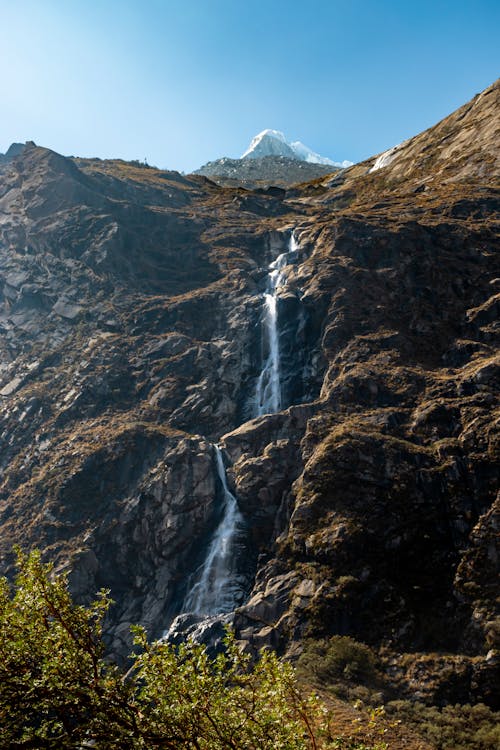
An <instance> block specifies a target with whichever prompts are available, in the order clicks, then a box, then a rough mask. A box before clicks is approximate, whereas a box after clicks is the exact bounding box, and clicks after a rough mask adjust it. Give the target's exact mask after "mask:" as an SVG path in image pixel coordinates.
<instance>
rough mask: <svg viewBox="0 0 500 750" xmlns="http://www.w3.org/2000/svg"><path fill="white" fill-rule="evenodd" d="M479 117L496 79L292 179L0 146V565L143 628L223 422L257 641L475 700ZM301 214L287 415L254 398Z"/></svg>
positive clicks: (488, 156) (483, 118)
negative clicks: (258, 408)
mask: <svg viewBox="0 0 500 750" xmlns="http://www.w3.org/2000/svg"><path fill="white" fill-rule="evenodd" d="M497 123H498V84H496V85H494V86H492V87H491V88H490V89H488V90H486V91H485V92H483V93H482V94H481V95H480V96H479V97H476V98H475V99H474V100H473V101H472V102H471V103H469V104H468V105H465V107H463V108H462V109H461V110H458V111H457V112H456V113H454V114H453V115H451V116H450V117H449V118H446V120H444V121H443V122H442V123H439V124H438V125H437V126H435V127H434V128H431V129H430V130H429V131H426V132H425V133H423V134H421V135H419V136H417V137H416V138H414V139H411V140H410V141H408V142H406V143H405V144H402V145H401V147H399V148H398V149H397V150H396V152H395V153H394V154H391V156H392V157H393V158H392V159H389V160H386V162H385V165H384V166H379V168H377V169H376V170H373V167H374V165H375V159H371V160H367V161H366V162H364V163H362V164H359V165H355V166H354V167H352V168H350V169H348V170H343V171H342V172H339V173H336V174H334V175H331V174H330V175H328V176H326V177H325V176H322V177H319V178H318V179H316V180H315V181H314V182H312V183H309V184H307V185H304V186H300V187H296V188H293V189H289V190H287V191H285V190H268V191H264V190H261V191H254V192H252V191H249V190H243V189H238V188H220V187H218V186H217V185H215V184H214V183H213V182H211V181H210V180H207V179H205V178H204V177H202V176H196V175H191V176H188V177H184V176H181V175H179V174H177V173H173V172H162V171H159V170H155V169H151V168H146V167H144V166H140V165H133V164H128V163H126V162H121V161H104V162H101V161H99V160H85V159H67V158H64V157H62V156H59V155H58V154H55V153H53V152H51V151H49V150H47V149H43V148H38V147H35V146H34V145H33V146H30V147H26V148H25V149H24V150H23V151H22V152H21V153H20V154H18V155H17V156H15V157H14V158H13V159H9V160H8V162H7V161H6V162H1V163H0V278H1V282H2V283H1V291H0V378H1V381H0V438H1V440H2V452H1V456H0V461H1V466H2V480H1V484H0V527H1V530H2V534H1V541H0V548H1V551H0V554H1V559H2V567H3V570H4V571H7V572H8V571H9V570H11V565H12V545H13V544H14V543H22V544H23V545H25V546H39V547H42V548H43V549H44V552H45V554H46V555H47V557H50V558H53V559H56V560H57V562H58V565H59V567H60V568H61V569H62V568H66V569H68V570H70V571H71V573H70V582H71V586H72V587H73V590H74V592H75V593H76V594H77V596H78V597H79V598H80V599H81V600H83V601H88V600H89V599H90V598H91V597H92V596H93V595H94V593H95V591H96V590H97V589H98V588H100V587H102V586H105V587H107V588H110V589H111V595H112V597H113V599H114V600H115V602H116V604H115V606H114V607H113V609H112V611H111V614H110V619H109V621H108V623H107V637H108V641H109V644H110V650H111V651H112V652H113V654H114V655H115V656H116V657H118V658H123V657H125V656H126V654H127V653H128V650H129V641H128V637H129V636H128V631H129V624H130V623H132V622H140V623H142V624H144V625H145V626H146V627H147V628H148V630H149V632H150V633H151V635H152V636H153V637H159V636H161V635H162V634H163V633H164V632H165V631H166V630H167V628H168V627H169V626H170V624H171V622H172V620H173V619H174V617H175V616H176V615H177V614H178V613H179V606H180V603H181V602H182V601H183V599H184V595H185V593H186V588H187V586H188V585H189V579H190V576H191V575H192V574H193V572H194V571H195V570H196V568H197V567H198V566H199V565H200V562H201V561H202V559H203V554H204V551H205V550H206V548H207V545H208V543H209V540H210V536H211V533H212V532H213V529H214V528H215V526H216V524H217V521H218V518H219V516H220V503H221V487H220V482H219V481H218V480H217V472H216V471H215V466H214V450H213V445H212V444H213V443H219V444H221V446H222V448H223V449H224V451H225V455H226V456H227V459H228V472H227V473H228V481H229V485H230V487H231V488H232V490H234V492H235V495H236V496H237V498H238V502H239V506H240V511H241V513H242V515H243V517H244V519H245V523H246V533H247V540H248V541H247V545H246V548H245V549H243V550H242V551H241V561H240V562H239V563H238V572H239V575H240V577H241V580H243V581H245V582H246V596H245V599H244V601H243V602H241V606H239V607H238V608H237V610H236V613H235V615H234V624H235V627H236V629H237V633H238V637H239V638H240V640H242V641H243V642H244V643H245V644H246V647H247V648H249V649H257V648H259V647H260V646H262V645H267V644H271V645H273V646H274V647H275V648H277V649H279V650H281V651H282V652H287V653H289V654H295V653H297V651H298V650H299V649H300V645H301V643H302V641H303V639H304V637H306V636H313V637H314V636H316V637H320V636H321V637H322V636H329V635H333V634H348V635H351V636H353V637H355V638H358V639H359V640H362V641H365V642H367V643H369V644H370V645H371V646H373V647H374V648H376V649H379V650H380V652H381V653H382V654H383V658H384V659H385V663H386V666H387V674H388V675H389V677H390V676H391V675H392V677H390V679H392V681H393V684H394V685H395V686H397V689H398V690H399V691H400V692H401V693H402V694H404V693H405V692H407V693H411V692H412V691H414V690H415V689H420V688H421V693H422V696H423V699H425V700H429V701H431V702H432V701H433V700H438V701H442V702H444V701H446V700H466V701H470V700H484V701H486V702H488V703H490V704H492V705H493V704H494V703H495V700H496V697H495V692H494V687H493V686H494V684H495V679H496V676H497V670H498V659H499V657H498V653H499V652H498V648H499V645H498V633H499V631H500V628H499V625H498V622H499V620H498V619H497V618H498V613H497V611H496V609H495V607H496V597H497V596H498V577H497V576H496V573H497V565H498V554H499V553H498V547H497V546H496V545H497V544H498V508H497V505H496V503H497V502H498V501H497V491H498V458H499V447H498V435H499V433H498V423H497V422H496V421H495V418H496V413H497V410H498V374H499V371H500V360H499V358H498V348H497V347H498V344H497V334H498V301H499V294H498V283H499V279H500V267H499V263H498V225H497V223H496V217H497V211H498V193H497V192H496V185H497V181H498V150H497V149H498V145H497V143H498V140H497V137H496V136H497V131H496V128H497V127H498V125H497ZM471 135H473V136H474V137H473V140H470V136H471ZM252 163H255V160H253V162H252ZM379 164H380V162H379ZM292 230H293V231H294V232H295V237H296V239H297V241H298V243H299V251H298V257H297V259H296V261H295V262H294V263H293V264H291V265H290V266H288V267H286V269H285V273H286V284H285V285H283V286H282V287H281V288H280V290H279V292H278V296H277V316H278V324H279V340H280V350H281V368H282V372H281V377H282V389H283V390H282V395H283V402H284V403H283V409H282V410H281V411H280V412H279V413H277V414H270V415H264V416H260V417H258V418H252V417H253V412H252V399H254V397H255V389H256V382H257V379H258V376H259V372H260V370H261V368H262V359H263V351H262V350H263V347H262V327H261V325H260V321H261V318H262V312H263V298H262V294H263V292H264V291H265V289H266V278H267V274H268V267H269V264H270V262H271V261H272V260H273V259H275V258H276V257H277V255H278V254H279V253H280V252H283V251H284V249H285V247H286V245H287V242H288V240H289V237H290V233H291V232H292ZM236 603H237V602H236ZM188 620H189V618H188ZM187 624H188V626H189V627H197V626H198V624H199V623H197V622H194V621H193V620H192V618H191V620H189V622H188V623H187ZM219 625H220V623H219V622H216V623H215V624H214V627H219ZM431 654H433V655H434V656H432V658H431V657H430V655H431ZM436 654H438V655H439V659H437V657H435V655H436ZM436 659H437V660H436ZM439 660H441V661H439ZM438 662H439V664H438ZM440 664H441V666H442V664H446V665H447V666H448V667H449V673H450V674H452V678H450V680H448V682H447V681H446V679H444V678H442V675H441V677H440V678H439V680H438V679H437V678H436V674H437V672H439V671H440V670H441V673H442V669H441V667H440V666H439V665H440ZM418 686H420V688H419V687H418Z"/></svg>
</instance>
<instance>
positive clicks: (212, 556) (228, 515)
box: [181, 445, 243, 615]
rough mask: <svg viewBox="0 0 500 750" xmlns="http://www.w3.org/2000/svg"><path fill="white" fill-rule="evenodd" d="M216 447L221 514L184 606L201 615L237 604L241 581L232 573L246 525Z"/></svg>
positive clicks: (187, 609) (184, 609) (185, 610)
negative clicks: (237, 543)
mask: <svg viewBox="0 0 500 750" xmlns="http://www.w3.org/2000/svg"><path fill="white" fill-rule="evenodd" d="M214 450H215V459H216V468H217V476H218V478H219V480H220V483H221V486H222V496H223V511H222V518H221V520H220V523H219V525H218V526H217V528H216V530H215V532H214V535H213V538H212V541H211V542H210V546H209V548H208V551H207V555H206V558H205V560H204V562H203V564H202V565H201V566H200V568H199V569H198V571H197V575H196V576H195V577H196V580H195V582H194V584H193V585H192V587H191V589H190V591H189V592H188V594H187V596H186V598H185V600H184V604H183V606H182V610H181V611H182V612H191V613H193V614H202V615H215V614H219V613H222V612H230V611H231V610H232V609H234V607H235V606H236V604H237V602H236V598H237V593H238V592H237V589H238V584H237V582H235V580H234V576H233V575H232V572H233V571H232V561H233V552H234V542H235V539H236V536H237V533H238V530H239V529H240V528H241V527H242V526H243V518H242V515H241V513H240V511H239V509H238V503H237V501H236V498H235V496H234V495H233V494H232V492H231V491H230V489H229V487H228V485H227V478H226V469H225V466H224V460H223V457H222V451H221V449H220V447H219V446H218V445H214Z"/></svg>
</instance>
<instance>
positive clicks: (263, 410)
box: [254, 233, 298, 417]
mask: <svg viewBox="0 0 500 750" xmlns="http://www.w3.org/2000/svg"><path fill="white" fill-rule="evenodd" d="M297 250H298V244H297V241H296V239H295V236H294V234H293V233H292V234H291V236H290V240H289V242H288V249H287V251H286V252H284V253H281V254H280V255H278V257H277V258H276V260H274V261H273V262H272V263H270V264H269V270H268V275H267V288H266V291H265V292H264V316H263V321H262V322H263V331H264V337H263V338H264V342H265V344H266V346H267V352H268V353H267V357H266V359H265V361H264V363H263V367H262V370H261V373H260V375H259V377H258V379H257V386H256V391H255V407H254V416H256V417H260V416H262V415H263V414H274V413H275V412H277V411H279V410H280V409H281V408H282V407H283V404H282V394H281V371H280V342H279V321H278V292H279V290H280V287H283V285H284V284H285V279H286V275H285V273H284V270H283V269H284V268H285V266H288V265H290V264H291V263H292V262H293V261H294V260H295V255H296V253H297Z"/></svg>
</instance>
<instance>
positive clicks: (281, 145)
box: [241, 128, 352, 167]
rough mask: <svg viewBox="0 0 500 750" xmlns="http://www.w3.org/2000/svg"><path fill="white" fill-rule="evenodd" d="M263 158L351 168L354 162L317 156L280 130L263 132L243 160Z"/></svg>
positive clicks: (255, 139) (253, 139) (251, 145)
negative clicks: (285, 158)
mask: <svg viewBox="0 0 500 750" xmlns="http://www.w3.org/2000/svg"><path fill="white" fill-rule="evenodd" d="M263 156H287V157H288V158H289V159H299V160H300V161H307V162H309V163H311V164H327V165H331V166H332V167H350V166H351V165H352V161H347V160H345V161H343V162H337V161H332V160H331V159H328V158H327V157H326V156H321V155H320V154H317V153H316V152H315V151H313V150H312V149H310V148H308V146H305V145H304V144H303V143H301V142H300V141H294V142H293V143H290V142H289V141H287V139H286V138H285V136H284V134H283V133H282V132H281V131H280V130H271V129H269V128H268V129H267V130H263V131H262V132H261V133H259V134H258V135H256V136H255V137H254V138H252V140H251V142H250V145H249V147H248V148H247V150H246V151H245V153H244V154H243V155H242V157H241V158H242V159H260V158H261V157H263Z"/></svg>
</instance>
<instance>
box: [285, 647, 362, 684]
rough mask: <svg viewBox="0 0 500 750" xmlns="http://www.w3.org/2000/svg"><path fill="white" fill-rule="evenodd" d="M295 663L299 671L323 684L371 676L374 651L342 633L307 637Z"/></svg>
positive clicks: (360, 679) (357, 679) (358, 679)
mask: <svg viewBox="0 0 500 750" xmlns="http://www.w3.org/2000/svg"><path fill="white" fill-rule="evenodd" d="M298 666H299V670H300V672H301V673H302V674H304V675H305V676H308V677H310V678H312V679H313V680H315V681H316V682H319V683H320V684H322V685H328V684H330V683H332V682H334V681H335V680H338V679H345V680H356V681H363V680H364V681H366V680H373V679H375V677H376V674H377V660H376V657H375V654H374V653H373V651H372V650H371V649H370V648H369V647H368V646H366V645H365V644H364V643H359V642H358V641H356V640H354V638H349V637H348V636H343V635H335V636H332V638H329V639H322V640H317V641H309V643H307V645H306V647H305V649H304V653H303V654H302V655H301V657H300V659H299V665H298Z"/></svg>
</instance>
